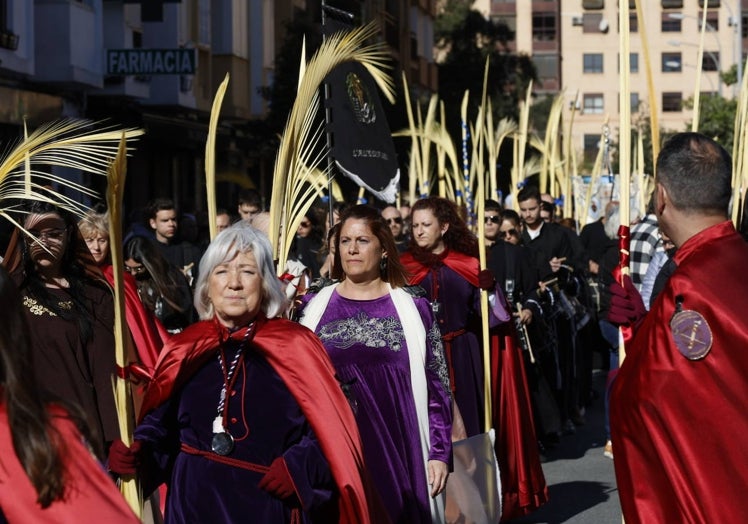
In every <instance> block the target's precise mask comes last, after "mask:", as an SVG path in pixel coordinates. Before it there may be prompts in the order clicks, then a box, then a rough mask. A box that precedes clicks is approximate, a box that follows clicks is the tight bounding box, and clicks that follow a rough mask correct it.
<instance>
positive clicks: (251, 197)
mask: <svg viewBox="0 0 748 524" xmlns="http://www.w3.org/2000/svg"><path fill="white" fill-rule="evenodd" d="M236 210H237V212H238V213H239V216H240V217H241V219H242V220H245V221H247V222H249V223H250V224H251V223H252V219H253V218H254V217H255V216H257V215H259V214H260V213H261V212H262V198H260V194H259V193H258V192H257V191H255V190H254V189H243V190H242V191H241V192H240V193H239V203H238V205H237V207H236Z"/></svg>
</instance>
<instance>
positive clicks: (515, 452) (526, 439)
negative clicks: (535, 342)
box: [491, 322, 548, 522]
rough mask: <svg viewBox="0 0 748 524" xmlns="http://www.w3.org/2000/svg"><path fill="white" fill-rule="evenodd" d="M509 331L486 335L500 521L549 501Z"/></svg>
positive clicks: (520, 362) (508, 327) (519, 358)
mask: <svg viewBox="0 0 748 524" xmlns="http://www.w3.org/2000/svg"><path fill="white" fill-rule="evenodd" d="M514 329H515V328H514V323H513V322H509V323H506V324H503V325H502V326H499V327H498V328H494V329H493V330H492V331H491V385H492V387H491V400H492V401H491V406H492V411H493V413H492V414H491V417H492V420H493V426H494V427H495V428H496V459H497V460H498V462H499V466H500V471H501V490H502V499H503V503H502V512H501V521H502V522H505V521H507V520H511V519H514V518H517V517H521V516H523V515H527V514H528V513H530V512H532V511H534V510H536V509H537V508H539V507H540V506H542V505H543V504H545V503H546V502H548V486H547V485H546V482H545V476H544V475H543V468H542V466H541V465H540V454H539V452H538V442H537V437H536V432H535V423H534V422H533V419H532V406H531V404H530V391H529V389H528V386H527V375H526V374H525V363H524V357H523V355H522V350H521V349H520V348H519V347H517V344H516V343H515V337H516V334H515V333H514Z"/></svg>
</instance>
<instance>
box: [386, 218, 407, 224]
mask: <svg viewBox="0 0 748 524" xmlns="http://www.w3.org/2000/svg"><path fill="white" fill-rule="evenodd" d="M385 220H386V221H387V223H388V224H392V223H393V222H394V223H395V224H402V223H403V219H402V217H395V218H385Z"/></svg>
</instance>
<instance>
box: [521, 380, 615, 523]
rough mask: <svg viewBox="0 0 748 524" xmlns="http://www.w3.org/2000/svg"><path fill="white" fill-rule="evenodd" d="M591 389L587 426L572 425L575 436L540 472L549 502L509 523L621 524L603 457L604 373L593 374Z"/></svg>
mask: <svg viewBox="0 0 748 524" xmlns="http://www.w3.org/2000/svg"><path fill="white" fill-rule="evenodd" d="M593 388H594V389H595V390H596V391H597V392H598V393H599V398H597V399H596V400H594V401H593V402H592V404H591V405H590V406H589V407H587V410H586V413H585V419H586V423H585V424H584V425H583V426H577V428H576V430H577V431H576V434H574V435H565V436H563V437H561V442H560V443H559V445H558V446H557V447H556V448H555V449H552V450H548V454H547V457H548V461H547V462H546V463H544V464H543V472H544V473H545V480H546V482H547V484H548V493H549V501H548V502H547V503H546V504H545V505H544V506H542V507H541V508H540V509H538V510H537V511H535V512H534V513H531V514H529V515H526V516H524V517H522V518H519V519H514V520H512V521H511V523H512V524H541V523H542V524H560V523H562V522H570V523H574V524H614V523H615V524H620V522H621V506H620V503H619V501H618V490H617V489H616V479H615V472H614V471H613V461H612V460H610V459H609V458H607V457H605V456H603V446H605V430H604V427H605V416H604V405H603V394H604V391H605V372H604V371H595V375H594V377H593Z"/></svg>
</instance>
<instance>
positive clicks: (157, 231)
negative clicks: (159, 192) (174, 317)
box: [147, 198, 202, 286]
mask: <svg viewBox="0 0 748 524" xmlns="http://www.w3.org/2000/svg"><path fill="white" fill-rule="evenodd" d="M147 216H148V225H149V226H150V228H151V230H153V233H154V235H155V240H156V241H155V244H156V246H158V248H159V249H160V250H161V254H162V255H164V257H165V258H166V260H168V261H169V263H170V264H171V265H173V266H174V267H176V268H178V269H179V270H180V271H181V272H182V273H183V274H184V276H185V277H187V281H188V282H189V283H190V286H192V283H193V282H194V280H195V279H196V278H197V270H198V267H199V265H200V258H201V256H202V253H201V252H200V249H199V248H198V247H197V246H195V245H193V244H191V243H190V242H187V241H182V240H180V239H179V237H178V236H177V230H178V225H177V210H176V206H175V205H174V201H173V200H170V199H168V198H156V199H154V200H152V201H151V202H150V203H149V204H148V207H147Z"/></svg>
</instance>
